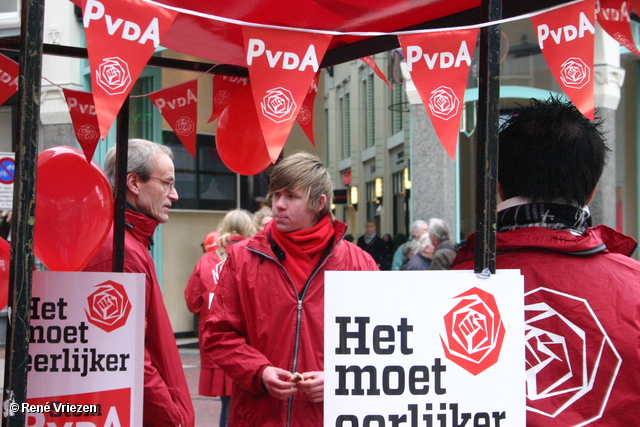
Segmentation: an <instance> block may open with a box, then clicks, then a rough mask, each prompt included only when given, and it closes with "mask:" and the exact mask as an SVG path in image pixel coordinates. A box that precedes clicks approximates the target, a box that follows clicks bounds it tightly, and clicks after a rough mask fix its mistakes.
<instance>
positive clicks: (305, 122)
mask: <svg viewBox="0 0 640 427" xmlns="http://www.w3.org/2000/svg"><path fill="white" fill-rule="evenodd" d="M120 2H121V0H82V6H83V25H84V28H85V33H86V39H87V49H88V54H89V65H90V69H91V82H92V88H93V92H92V93H86V92H78V91H71V90H67V89H65V90H64V93H65V98H66V99H67V103H68V106H69V111H70V114H71V117H72V121H73V123H74V130H75V132H76V136H77V138H78V141H79V142H80V144H81V145H82V147H83V150H84V151H85V155H86V157H87V160H89V161H90V159H91V157H92V156H93V152H94V151H95V147H96V146H97V143H98V142H99V140H100V139H105V138H106V135H107V133H108V131H109V128H110V127H111V125H112V123H113V121H114V120H115V117H116V115H117V113H118V111H119V110H120V108H121V106H122V103H123V102H124V99H125V98H126V97H127V96H129V92H130V90H131V88H132V87H133V83H134V82H135V81H136V80H137V78H138V76H139V75H140V72H141V71H142V69H143V68H144V66H145V65H146V63H147V61H148V59H149V57H150V56H151V55H152V54H153V52H154V51H155V50H156V49H157V47H158V46H160V41H161V39H162V36H163V35H164V34H165V33H166V32H167V31H168V29H169V28H170V26H171V24H172V22H173V20H174V19H175V17H176V15H177V14H178V13H187V14H197V15H198V16H202V17H206V18H208V19H212V20H219V21H224V22H226V23H233V24H237V25H241V26H242V34H243V38H244V46H245V55H246V62H247V68H248V70H249V78H248V79H247V78H237V77H228V76H222V75H214V77H213V94H212V95H213V102H212V104H213V105H212V113H211V116H210V118H209V122H212V121H214V120H218V123H217V127H216V148H217V149H218V153H219V154H220V157H221V159H222V160H223V162H224V163H225V164H226V165H227V167H229V168H230V169H231V170H233V171H234V172H236V173H239V174H243V175H253V174H255V173H258V172H260V171H262V170H264V169H265V168H266V167H267V166H268V165H269V164H270V163H273V162H275V161H276V160H277V158H278V156H279V155H280V153H281V151H282V149H283V147H284V144H285V142H286V139H287V137H288V135H289V133H290V131H291V128H292V126H293V123H294V121H297V122H298V123H299V124H300V126H301V127H302V129H303V130H304V132H305V134H306V135H307V136H308V137H309V139H310V141H311V142H312V143H313V144H314V145H315V142H314V138H313V121H312V117H313V104H314V100H315V96H316V94H317V90H318V79H319V64H320V62H321V59H322V58H323V57H324V53H325V51H326V50H327V47H328V45H329V43H330V41H331V39H332V37H333V36H336V35H350V36H363V37H371V36H379V35H390V34H391V35H396V36H397V37H398V41H399V43H400V46H401V48H402V52H403V54H404V57H405V60H406V63H407V69H408V71H409V73H410V75H411V78H412V80H413V82H414V83H415V85H416V89H417V90H418V93H419V94H420V97H421V99H422V101H423V104H424V106H425V109H426V111H427V113H428V115H429V117H430V119H431V122H432V124H433V126H434V128H435V130H436V133H437V135H438V137H439V139H440V141H441V143H442V145H443V147H444V148H445V150H446V152H447V153H448V154H449V156H450V157H451V159H452V160H454V159H455V154H456V146H457V139H458V132H459V123H460V114H461V112H462V108H461V103H462V101H461V100H463V99H464V91H465V89H466V82H467V76H468V72H469V68H470V66H471V60H472V58H473V53H474V49H475V46H476V41H477V35H478V31H479V29H480V28H482V27H483V26H487V25H496V24H501V23H506V22H511V21H515V20H521V19H527V18H528V19H530V20H531V23H532V25H533V27H534V30H535V32H536V35H537V38H538V43H539V45H540V49H541V51H542V53H543V56H544V58H545V60H546V61H547V64H548V66H549V68H550V70H551V72H552V74H553V75H554V77H555V78H556V80H557V82H558V84H559V85H560V87H561V88H562V89H563V91H564V92H565V94H566V95H567V97H568V98H569V99H570V100H571V101H572V102H573V103H574V104H575V105H576V107H577V108H578V109H579V110H580V111H581V112H582V113H583V114H584V115H585V116H586V117H588V118H590V119H593V114H594V96H593V93H594V92H593V91H594V79H593V75H594V70H593V66H594V65H593V64H594V36H595V22H596V18H597V20H598V22H599V23H600V24H601V26H602V28H603V29H604V30H605V31H607V32H608V33H609V34H610V35H612V36H613V37H614V38H615V39H616V40H617V41H618V42H620V43H621V44H622V45H623V46H625V47H626V48H627V49H629V50H630V51H631V52H633V53H634V54H637V55H640V53H639V52H638V50H637V49H636V47H635V43H634V41H633V36H632V33H631V24H630V22H631V19H630V15H631V10H632V9H633V8H634V7H635V6H640V0H634V2H633V3H630V2H628V1H625V0H600V1H599V2H598V3H597V4H596V2H595V0H577V1H573V2H570V3H567V4H564V5H561V6H556V7H553V8H549V9H545V10H542V11H538V12H536V13H531V14H527V15H522V16H518V17H514V18H509V19H504V20H500V21H494V22H490V23H483V24H478V25H474V26H465V27H456V28H441V29H433V30H417V31H403V32H393V33H373V32H333V31H316V30H310V29H298V28H285V27H276V26H270V25H261V24H256V23H250V22H244V21H236V20H230V19H227V18H223V17H218V16H213V15H206V14H201V13H199V12H195V11H191V10H187V9H181V8H176V7H169V6H167V5H164V4H162V3H159V2H157V1H154V0H128V1H127V5H128V7H126V8H122V7H119V5H120ZM638 9H640V7H638ZM113 22H124V23H125V27H126V26H127V25H128V26H129V28H137V31H134V32H133V33H131V31H129V33H127V32H125V31H124V30H123V31H122V32H120V31H114V28H113V24H111V25H109V23H113ZM132 34H133V36H132ZM361 59H362V60H363V61H364V62H365V63H366V64H368V65H369V66H370V67H372V69H373V70H374V71H375V73H376V75H377V76H378V77H380V78H381V79H382V80H383V81H384V82H385V83H386V84H387V85H389V86H390V84H389V82H388V81H387V79H386V77H385V76H384V74H383V73H382V72H381V71H380V69H379V68H378V67H377V65H376V63H375V61H373V59H372V58H370V57H366V58H361ZM217 65H218V64H215V65H214V66H213V67H212V69H213V68H214V67H215V66H217ZM205 74H207V73H203V75H205ZM5 75H6V77H5ZM17 75H18V67H17V63H15V61H12V60H10V59H9V58H6V57H4V56H0V102H4V101H6V99H8V98H9V97H10V96H11V95H12V94H13V93H15V92H16V91H17ZM200 77H202V76H200ZM200 77H198V78H196V79H192V80H190V81H188V82H185V83H182V84H178V85H176V86H173V87H169V88H165V89H162V90H159V91H156V92H153V93H150V94H147V95H136V96H138V97H139V96H148V97H149V98H150V99H151V101H152V102H153V104H154V105H155V107H156V108H157V109H158V110H159V111H160V112H161V114H162V115H163V117H164V118H165V120H167V122H168V123H169V125H170V126H171V128H172V129H173V131H174V132H175V133H176V135H177V136H178V138H179V139H180V141H181V142H182V143H183V144H184V146H185V147H186V149H187V150H188V151H189V153H190V154H191V155H192V156H194V157H195V150H196V131H197V93H198V86H197V84H198V83H197V82H198V79H199V78H200ZM236 116H237V117H236Z"/></svg>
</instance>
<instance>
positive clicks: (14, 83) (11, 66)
mask: <svg viewBox="0 0 640 427" xmlns="http://www.w3.org/2000/svg"><path fill="white" fill-rule="evenodd" d="M19 74H20V67H19V65H18V63H17V62H16V61H14V60H13V59H11V58H9V57H7V56H4V55H2V54H0V105H2V104H4V102H5V101H6V100H7V99H9V98H11V97H12V96H13V94H14V93H16V92H17V91H18V75H19Z"/></svg>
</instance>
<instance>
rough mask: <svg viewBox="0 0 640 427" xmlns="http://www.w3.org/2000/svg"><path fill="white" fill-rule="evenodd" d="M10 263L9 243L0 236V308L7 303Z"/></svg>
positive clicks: (4, 306) (2, 308)
mask: <svg viewBox="0 0 640 427" xmlns="http://www.w3.org/2000/svg"><path fill="white" fill-rule="evenodd" d="M10 265H11V245H10V244H9V242H7V241H6V240H4V239H3V238H1V237H0V310H4V309H5V308H6V307H7V304H9V267H10Z"/></svg>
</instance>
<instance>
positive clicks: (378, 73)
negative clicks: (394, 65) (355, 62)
mask: <svg viewBox="0 0 640 427" xmlns="http://www.w3.org/2000/svg"><path fill="white" fill-rule="evenodd" d="M360 59H361V60H362V61H363V62H364V63H365V64H367V65H368V66H369V67H371V68H372V69H373V72H374V73H376V76H378V77H380V78H381V79H382V81H383V82H384V83H385V84H386V85H387V86H389V87H390V88H392V89H393V86H391V83H389V80H387V76H385V75H384V74H382V71H381V70H380V68H379V67H378V64H376V61H374V60H373V58H372V57H370V56H365V57H364V58H360Z"/></svg>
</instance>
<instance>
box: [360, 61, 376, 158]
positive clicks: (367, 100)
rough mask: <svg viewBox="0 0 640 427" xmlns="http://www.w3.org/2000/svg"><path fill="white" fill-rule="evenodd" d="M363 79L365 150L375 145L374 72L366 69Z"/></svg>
mask: <svg viewBox="0 0 640 427" xmlns="http://www.w3.org/2000/svg"><path fill="white" fill-rule="evenodd" d="M365 74H366V75H365V76H364V77H363V79H362V111H363V119H364V138H365V148H369V147H373V146H374V145H375V125H374V123H375V111H374V108H373V105H374V96H373V70H371V68H367V69H366V73H365Z"/></svg>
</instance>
